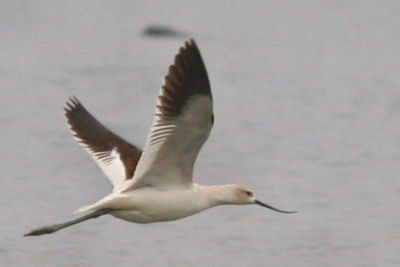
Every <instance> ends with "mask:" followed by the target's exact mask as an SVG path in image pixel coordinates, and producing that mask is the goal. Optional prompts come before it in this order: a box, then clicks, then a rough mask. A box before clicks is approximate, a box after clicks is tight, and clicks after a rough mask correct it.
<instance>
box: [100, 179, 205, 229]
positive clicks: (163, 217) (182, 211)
mask: <svg viewBox="0 0 400 267" xmlns="http://www.w3.org/2000/svg"><path fill="white" fill-rule="evenodd" d="M113 204H114V205H116V206H118V207H120V208H124V210H123V211H116V212H113V213H111V215H113V216H115V217H118V218H120V219H123V220H126V221H130V222H136V223H151V222H159V221H171V220H176V219H180V218H183V217H186V216H189V215H192V214H195V213H198V212H200V211H203V210H204V209H207V208H209V207H210V206H211V205H210V203H209V201H208V198H207V197H206V195H205V194H204V193H203V191H202V190H199V188H198V187H197V186H193V187H192V188H190V189H188V190H168V191H160V190H158V189H155V188H152V187H149V188H142V189H138V190H134V191H131V192H127V193H125V194H120V195H119V196H118V197H117V198H115V199H113V200H112V203H109V205H107V206H111V207H112V206H113Z"/></svg>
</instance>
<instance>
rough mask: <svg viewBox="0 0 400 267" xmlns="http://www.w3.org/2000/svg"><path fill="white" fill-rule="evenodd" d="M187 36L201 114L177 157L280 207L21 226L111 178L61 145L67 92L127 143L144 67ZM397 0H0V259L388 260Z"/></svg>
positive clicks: (398, 261) (395, 183)
mask: <svg viewBox="0 0 400 267" xmlns="http://www.w3.org/2000/svg"><path fill="white" fill-rule="evenodd" d="M152 23H156V24H159V25H163V24H165V25H167V26H170V27H175V28H176V29H177V30H178V31H182V32H184V33H186V34H188V35H190V36H193V37H194V38H195V39H196V41H197V43H198V45H199V47H200V49H201V52H202V54H203V57H204V60H205V62H206V65H207V68H208V72H209V76H210V79H211V83H212V87H213V94H214V101H215V118H216V123H215V126H214V129H213V132H212V134H211V136H210V139H209V141H208V142H207V144H206V145H205V147H204V149H203V150H202V152H201V154H200V157H199V159H198V162H197V167H196V170H195V177H196V181H197V182H199V183H203V184H223V183H242V184H247V185H249V186H251V187H253V188H254V189H255V191H256V194H257V196H258V198H259V199H261V200H263V201H265V202H267V203H270V204H271V205H274V206H276V207H279V208H282V209H296V210H299V211H300V212H299V213H298V214H296V215H283V214H278V213H273V212H271V211H268V210H265V209H261V208H259V207H256V206H254V207H253V206H241V207H233V206H232V207H231V206H228V207H219V208H215V209H212V210H208V211H206V212H203V213H201V214H198V215H195V216H192V217H189V218H186V219H183V220H180V221H175V222H168V223H162V224H151V225H135V224H130V223H127V222H124V221H120V220H117V219H114V218H112V217H110V216H106V217H102V218H99V219H97V220H93V221H90V222H87V223H84V224H81V225H77V226H75V227H72V228H69V229H66V230H63V231H60V232H59V233H56V234H54V235H50V236H43V237H39V238H22V235H23V233H25V232H26V231H28V230H30V229H31V228H33V227H36V226H41V225H44V224H48V223H52V222H60V221H63V220H67V219H70V218H71V217H72V216H73V215H72V214H71V212H72V211H73V210H74V209H75V208H77V207H79V206H81V205H83V204H88V203H91V202H93V201H96V200H97V199H99V198H101V197H102V196H103V195H105V194H107V193H108V192H109V190H110V189H111V186H110V185H109V183H108V181H107V180H106V179H105V178H104V177H103V174H102V173H101V171H100V170H99V169H98V168H97V166H96V165H95V164H94V163H93V162H92V161H91V160H90V158H89V157H88V156H87V155H86V153H85V152H84V151H83V150H81V148H80V147H79V146H78V145H77V144H76V143H75V141H74V140H73V139H72V137H71V136H70V134H69V131H68V129H67V127H66V126H65V118H64V116H63V110H62V107H63V105H64V102H65V101H66V100H67V98H68V97H70V96H72V95H75V96H77V97H78V98H79V99H80V100H81V101H82V102H83V103H84V105H85V106H86V107H87V108H88V109H89V110H90V111H91V112H92V113H93V114H94V115H95V116H96V117H98V118H99V119H100V120H101V121H102V122H104V123H105V124H106V125H107V126H109V127H110V128H111V129H113V130H114V131H115V132H117V133H119V134H120V135H122V136H124V137H126V139H128V140H130V141H131V142H133V143H134V144H137V145H139V146H142V145H143V143H144V140H145V136H146V134H147V131H148V129H149V127H150V124H151V122H152V115H153V110H154V105H155V98H156V94H157V93H158V90H159V86H160V84H161V83H160V81H161V78H162V77H163V75H165V74H166V72H167V67H168V65H169V64H171V63H172V60H173V57H174V55H175V54H176V52H177V51H178V48H179V47H180V46H181V45H182V44H183V41H184V39H183V38H149V37H146V36H143V35H142V34H141V33H142V31H143V29H145V27H147V26H148V25H151V24H152ZM399 25H400V4H399V2H398V1H361V0H360V1H306V2H294V3H292V2H283V1H268V2H266V1H251V2H250V1H218V2H216V1H173V2H171V1H28V0H25V1H1V3H0V32H1V33H2V34H1V37H0V40H1V42H0V99H1V104H0V124H1V132H0V147H1V150H0V177H1V178H0V190H1V194H0V205H1V216H0V224H1V226H2V237H1V239H0V264H1V265H2V266H204V264H207V265H210V266H228V265H229V266H399V265H400V256H399V254H398V252H399V251H400V242H399V238H400V228H399V224H400V215H399V212H398V208H399V203H400V201H399V198H400V180H399V173H400V151H399V147H400V75H399V73H400V61H399V60H400V57H399V49H400V27H399Z"/></svg>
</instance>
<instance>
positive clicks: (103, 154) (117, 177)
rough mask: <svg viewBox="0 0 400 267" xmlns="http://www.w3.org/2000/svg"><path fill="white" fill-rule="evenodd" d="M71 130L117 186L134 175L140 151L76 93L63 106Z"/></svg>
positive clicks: (114, 185) (115, 186)
mask: <svg viewBox="0 0 400 267" xmlns="http://www.w3.org/2000/svg"><path fill="white" fill-rule="evenodd" d="M65 116H66V117H67V119H68V124H69V126H70V129H71V132H72V134H73V135H74V137H75V139H76V140H77V141H78V143H79V144H80V145H81V146H82V147H83V148H84V149H85V150H86V151H87V152H88V153H89V155H90V156H91V157H92V158H93V160H94V161H95V162H96V163H97V164H98V165H99V167H100V168H101V169H102V171H103V172H104V174H105V175H106V176H107V178H108V179H109V180H110V181H111V183H112V184H113V187H114V190H116V189H117V188H118V187H119V186H121V185H122V183H123V182H124V181H126V180H128V179H131V178H132V177H133V174H134V172H135V169H136V165H137V162H138V160H139V158H140V156H141V153H142V151H141V150H140V149H139V148H137V147H135V146H134V145H131V144H130V143H128V142H127V141H125V140H124V139H122V138H121V137H119V136H118V135H116V134H114V133H113V132H112V131H110V130H109V129H107V128H106V127H105V126H104V125H103V124H101V123H100V122H99V121H98V120H97V119H96V118H94V117H93V116H92V114H90V113H89V111H87V110H86V108H85V107H84V106H83V105H82V104H81V103H80V102H79V100H78V99H77V98H75V97H72V98H70V99H69V101H68V102H67V103H66V107H65Z"/></svg>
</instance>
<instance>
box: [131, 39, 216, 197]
mask: <svg viewBox="0 0 400 267" xmlns="http://www.w3.org/2000/svg"><path fill="white" fill-rule="evenodd" d="M213 121H214V118H213V112H212V96H211V88H210V83H209V80H208V76H207V72H206V68H205V66H204V63H203V60H202V58H201V55H200V52H199V50H198V48H197V46H196V44H195V42H194V41H193V40H190V41H188V42H186V43H185V46H184V47H182V48H181V49H180V51H179V53H178V54H177V55H176V57H175V63H174V64H173V65H171V66H170V67H169V73H168V75H167V76H166V77H165V81H164V85H163V86H162V88H161V91H160V94H159V96H158V100H157V106H156V112H155V116H154V121H153V126H152V128H151V130H150V133H149V135H148V137H147V141H146V145H145V148H144V150H143V154H142V157H141V158H140V160H139V163H138V167H137V168H136V171H135V174H134V177H133V179H132V180H131V181H129V183H128V186H127V187H125V188H124V189H123V191H129V190H131V189H134V188H138V187H143V186H149V185H151V186H154V187H158V188H168V187H187V186H190V184H191V183H192V172H193V165H194V162H195V160H196V157H197V155H198V153H199V151H200V149H201V147H202V145H203V144H204V142H205V141H206V140H207V138H208V136H209V134H210V131H211V128H212V125H213Z"/></svg>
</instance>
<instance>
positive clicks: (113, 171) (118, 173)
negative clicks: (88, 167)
mask: <svg viewBox="0 0 400 267" xmlns="http://www.w3.org/2000/svg"><path fill="white" fill-rule="evenodd" d="M71 133H72V135H73V136H74V138H75V140H76V141H77V142H78V144H79V145H80V146H81V147H82V148H83V149H85V150H86V152H87V153H88V154H89V155H90V157H91V158H92V159H93V160H94V162H96V164H97V165H98V166H99V167H100V168H101V170H102V171H103V173H104V174H105V175H106V176H107V178H108V179H109V180H110V182H111V183H112V185H113V191H116V190H117V189H118V188H119V187H120V186H121V185H122V184H123V183H124V181H125V166H124V164H123V162H122V160H121V157H120V154H119V153H118V151H117V149H116V148H113V149H112V150H111V151H102V152H95V151H93V150H92V149H91V148H90V146H88V145H86V144H85V143H84V142H83V140H81V139H80V138H79V137H78V136H77V134H76V132H75V131H73V130H72V129H71Z"/></svg>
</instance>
